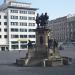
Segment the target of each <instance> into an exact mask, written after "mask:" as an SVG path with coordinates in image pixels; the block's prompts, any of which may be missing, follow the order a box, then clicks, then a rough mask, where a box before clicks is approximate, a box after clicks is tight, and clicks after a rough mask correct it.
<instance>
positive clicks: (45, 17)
mask: <svg viewBox="0 0 75 75" xmlns="http://www.w3.org/2000/svg"><path fill="white" fill-rule="evenodd" d="M48 19H49V16H48V15H47V13H45V15H44V25H46V24H48Z"/></svg>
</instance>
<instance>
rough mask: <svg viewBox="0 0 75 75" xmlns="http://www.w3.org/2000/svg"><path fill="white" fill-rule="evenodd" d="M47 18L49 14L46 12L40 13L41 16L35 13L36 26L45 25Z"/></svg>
mask: <svg viewBox="0 0 75 75" xmlns="http://www.w3.org/2000/svg"><path fill="white" fill-rule="evenodd" d="M48 19H49V16H48V15H47V13H45V15H44V14H43V13H42V14H41V16H39V14H37V16H36V24H37V27H40V26H41V27H45V26H46V25H47V24H48Z"/></svg>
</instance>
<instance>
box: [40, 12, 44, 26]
mask: <svg viewBox="0 0 75 75" xmlns="http://www.w3.org/2000/svg"><path fill="white" fill-rule="evenodd" d="M40 26H42V27H43V26H44V15H43V13H42V14H41V16H40Z"/></svg>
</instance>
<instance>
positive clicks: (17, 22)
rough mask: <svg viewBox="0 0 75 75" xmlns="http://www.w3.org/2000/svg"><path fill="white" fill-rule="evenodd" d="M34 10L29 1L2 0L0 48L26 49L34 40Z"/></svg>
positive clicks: (0, 9)
mask: <svg viewBox="0 0 75 75" xmlns="http://www.w3.org/2000/svg"><path fill="white" fill-rule="evenodd" d="M36 10H37V8H32V7H31V3H21V2H16V1H15V0H4V3H3V4H2V5H1V6H0V50H2V51H6V50H27V49H28V46H27V43H28V40H31V41H32V43H33V44H35V42H36V37H35V36H36V35H35V32H34V29H36V23H35V18H36Z"/></svg>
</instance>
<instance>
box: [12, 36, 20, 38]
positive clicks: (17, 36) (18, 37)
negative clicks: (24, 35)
mask: <svg viewBox="0 0 75 75" xmlns="http://www.w3.org/2000/svg"><path fill="white" fill-rule="evenodd" d="M11 38H19V35H11Z"/></svg>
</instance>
